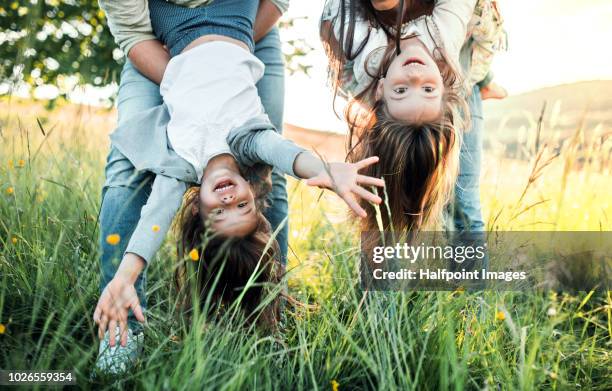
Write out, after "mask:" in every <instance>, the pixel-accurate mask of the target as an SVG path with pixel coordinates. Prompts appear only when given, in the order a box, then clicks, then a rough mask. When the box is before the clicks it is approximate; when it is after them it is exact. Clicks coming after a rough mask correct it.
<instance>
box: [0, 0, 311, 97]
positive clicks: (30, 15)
mask: <svg viewBox="0 0 612 391" xmlns="http://www.w3.org/2000/svg"><path fill="white" fill-rule="evenodd" d="M292 26H293V21H292V20H286V21H283V22H282V23H281V28H291V27H292ZM311 49H312V48H311V47H310V46H309V45H307V44H306V43H304V42H297V41H289V42H285V49H284V52H285V60H286V63H287V68H288V70H289V72H296V71H298V72H300V71H301V72H307V71H308V68H309V67H308V66H307V65H303V64H302V62H301V59H302V58H303V57H304V56H306V54H308V53H309V52H310V50H311ZM123 61H124V55H123V53H122V52H121V50H119V49H118V48H117V46H116V45H115V42H114V39H113V37H112V35H111V33H110V31H109V29H108V27H107V26H106V18H105V15H104V12H103V11H102V10H101V9H100V8H99V7H98V1H97V0H78V1H77V0H21V1H15V0H3V1H2V2H0V82H4V83H8V85H9V86H14V85H18V84H20V83H25V84H27V85H29V86H31V87H38V86H42V85H55V86H57V87H58V89H59V95H60V96H65V95H66V93H67V92H68V90H70V88H71V87H70V85H74V84H81V85H82V84H90V85H93V86H104V85H107V84H109V83H111V82H113V81H118V79H119V74H120V71H121V66H122V65H123ZM9 92H10V88H9Z"/></svg>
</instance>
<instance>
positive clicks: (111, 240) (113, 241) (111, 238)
mask: <svg viewBox="0 0 612 391" xmlns="http://www.w3.org/2000/svg"><path fill="white" fill-rule="evenodd" d="M120 241H121V236H119V234H111V235H108V236H107V237H106V243H108V244H110V245H111V246H115V245H117V244H118V243H119V242H120Z"/></svg>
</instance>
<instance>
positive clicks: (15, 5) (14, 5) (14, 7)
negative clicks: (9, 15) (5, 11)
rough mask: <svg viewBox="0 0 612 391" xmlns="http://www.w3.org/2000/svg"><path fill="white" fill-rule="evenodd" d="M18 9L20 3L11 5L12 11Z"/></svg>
mask: <svg viewBox="0 0 612 391" xmlns="http://www.w3.org/2000/svg"><path fill="white" fill-rule="evenodd" d="M17 8H19V3H18V2H16V1H13V2H12V3H11V9H12V10H16V9H17Z"/></svg>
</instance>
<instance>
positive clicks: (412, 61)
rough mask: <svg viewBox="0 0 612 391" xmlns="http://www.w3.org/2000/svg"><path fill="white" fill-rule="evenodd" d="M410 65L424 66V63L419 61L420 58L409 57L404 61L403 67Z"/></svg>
mask: <svg viewBox="0 0 612 391" xmlns="http://www.w3.org/2000/svg"><path fill="white" fill-rule="evenodd" d="M411 64H419V65H425V61H423V60H421V59H420V58H416V57H410V58H409V59H407V60H406V62H405V63H404V66H406V65H411Z"/></svg>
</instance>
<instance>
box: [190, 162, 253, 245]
mask: <svg viewBox="0 0 612 391" xmlns="http://www.w3.org/2000/svg"><path fill="white" fill-rule="evenodd" d="M227 156H228V157H229V158H230V159H231V162H230V161H228V160H226V159H224V157H223V156H222V157H220V159H217V158H215V159H213V160H211V162H210V163H209V164H208V166H207V168H206V170H205V172H204V176H203V178H202V185H201V186H200V212H201V214H202V217H203V218H205V219H209V220H210V223H211V228H212V229H213V230H214V231H216V232H218V233H219V234H221V235H223V236H226V237H243V236H246V235H248V234H250V233H251V232H253V231H254V230H255V228H256V227H257V208H256V206H255V196H254V195H253V191H252V189H251V186H250V184H249V182H247V181H246V180H245V179H244V178H243V177H242V175H240V172H239V171H238V166H237V165H236V163H235V160H234V159H233V157H231V156H229V155H227Z"/></svg>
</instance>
